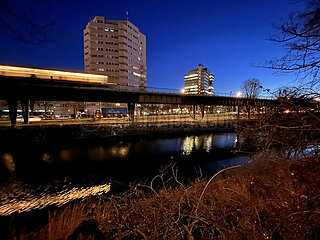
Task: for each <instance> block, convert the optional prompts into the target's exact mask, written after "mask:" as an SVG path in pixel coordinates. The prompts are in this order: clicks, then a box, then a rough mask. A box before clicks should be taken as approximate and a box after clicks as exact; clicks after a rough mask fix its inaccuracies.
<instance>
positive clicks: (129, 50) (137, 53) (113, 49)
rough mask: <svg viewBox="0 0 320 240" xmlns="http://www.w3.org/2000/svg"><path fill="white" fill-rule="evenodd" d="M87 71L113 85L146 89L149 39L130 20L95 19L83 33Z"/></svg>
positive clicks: (97, 17)
mask: <svg viewBox="0 0 320 240" xmlns="http://www.w3.org/2000/svg"><path fill="white" fill-rule="evenodd" d="M83 37H84V62H85V71H86V72H90V73H99V74H105V75H107V76H108V78H109V82H110V83H117V84H120V85H124V86H132V87H146V85H147V81H146V74H147V67H146V36H145V35H144V34H142V33H141V32H140V31H139V29H138V28H137V27H136V26H135V25H133V24H132V23H131V22H129V20H110V19H106V18H104V17H99V16H96V17H95V18H94V19H92V20H91V21H90V22H89V23H88V24H87V26H86V28H85V30H84V31H83Z"/></svg>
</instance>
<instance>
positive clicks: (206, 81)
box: [184, 64, 214, 95]
mask: <svg viewBox="0 0 320 240" xmlns="http://www.w3.org/2000/svg"><path fill="white" fill-rule="evenodd" d="M213 80H214V75H213V74H212V73H211V72H210V70H209V69H208V68H204V67H203V65H202V64H199V67H198V68H196V69H192V70H190V71H189V73H188V74H187V75H184V91H185V94H197V95H207V94H208V95H212V94H213Z"/></svg>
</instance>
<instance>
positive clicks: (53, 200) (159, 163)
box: [0, 133, 248, 217]
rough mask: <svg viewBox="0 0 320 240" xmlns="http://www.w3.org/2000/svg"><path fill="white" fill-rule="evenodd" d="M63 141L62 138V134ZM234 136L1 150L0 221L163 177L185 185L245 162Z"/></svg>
mask: <svg viewBox="0 0 320 240" xmlns="http://www.w3.org/2000/svg"><path fill="white" fill-rule="evenodd" d="M62 137H63V136H62ZM240 142H241V139H240V138H239V136H238V135H236V134H233V133H224V134H201V135H184V136H179V137H177V136H174V137H173V136H172V137H170V136H165V137H159V136H157V137H152V136H144V137H130V138H109V139H100V140H90V141H89V140H87V141H84V140H82V141H74V142H71V143H69V144H68V145H65V143H64V144H63V145H62V144H59V143H51V144H45V145H44V144H40V143H39V144H32V145H31V144H26V145H25V146H12V147H11V148H7V149H2V150H1V152H0V157H1V167H0V171H1V172H0V176H1V183H0V217H1V216H9V215H12V214H20V213H26V212H29V211H35V210H39V209H45V208H47V207H51V208H52V207H59V206H62V205H64V204H65V203H68V202H71V201H73V200H76V199H84V198H87V197H90V196H94V195H101V194H117V193H118V192H121V191H123V190H125V189H127V188H128V186H129V184H130V183H135V184H137V183H144V184H149V183H150V181H151V180H152V179H153V178H154V177H155V176H156V175H159V174H161V175H162V176H163V177H164V178H166V179H170V178H172V173H173V172H175V173H176V174H177V178H178V179H179V181H181V182H184V183H187V182H189V181H193V180H194V179H195V178H196V177H206V176H207V177H210V176H212V174H214V173H215V172H217V171H219V170H220V169H223V168H225V167H229V166H234V165H239V164H243V163H245V162H247V161H248V157H247V156H241V155H237V154H236V153H235V150H236V149H237V147H238V146H239V144H240Z"/></svg>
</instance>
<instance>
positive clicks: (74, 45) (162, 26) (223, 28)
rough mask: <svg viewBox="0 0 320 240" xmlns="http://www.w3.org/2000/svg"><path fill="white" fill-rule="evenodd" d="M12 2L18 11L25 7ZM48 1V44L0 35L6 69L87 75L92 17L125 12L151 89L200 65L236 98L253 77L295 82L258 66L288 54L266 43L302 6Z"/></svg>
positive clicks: (175, 82)
mask: <svg viewBox="0 0 320 240" xmlns="http://www.w3.org/2000/svg"><path fill="white" fill-rule="evenodd" d="M33 1H35V2H36V0H33ZM15 2H16V4H15V6H19V4H17V3H19V2H20V1H15ZM23 2H24V3H25V1H23ZM23 2H22V1H21V4H23ZM43 2H44V3H42V4H45V7H44V5H41V6H42V7H44V8H43V11H42V15H41V14H40V17H39V19H41V17H43V16H44V15H45V16H49V17H50V18H51V19H53V20H54V21H55V23H56V24H55V28H54V29H53V30H50V31H52V32H51V33H50V37H51V41H50V42H48V43H44V44H41V45H33V44H25V43H22V42H19V41H17V40H16V39H14V38H12V37H11V34H10V33H9V32H7V31H3V30H2V31H1V32H0V33H1V38H0V63H1V64H15V65H26V66H35V67H46V68H59V69H70V70H79V71H83V70H84V60H83V35H82V31H83V29H84V28H85V26H86V24H87V23H88V21H89V19H90V18H93V17H94V16H97V15H98V16H104V17H106V18H110V19H124V18H125V11H126V10H128V11H129V20H130V21H131V22H132V23H133V24H135V25H136V26H137V27H139V29H140V31H141V32H143V33H144V34H145V35H146V36H147V85H148V86H155V87H167V88H179V89H180V88H183V76H184V74H187V73H188V70H190V69H193V68H196V67H197V66H198V64H199V63H202V64H203V65H204V66H205V67H208V68H209V69H210V70H211V71H212V73H213V74H215V91H217V92H230V91H233V92H236V91H238V90H239V89H240V85H241V83H242V82H243V81H244V80H246V79H248V78H252V77H255V78H258V79H260V81H261V82H262V85H263V87H265V88H271V89H274V88H277V87H280V86H282V85H285V84H290V83H292V81H293V78H294V76H292V75H291V76H290V75H284V76H278V75H275V74H274V73H275V72H274V71H272V70H268V69H262V68H257V67H254V66H255V65H263V64H264V63H265V61H266V60H267V59H270V58H273V57H277V56H282V55H283V53H284V51H283V50H282V49H280V48H279V47H278V46H277V45H276V44H275V43H272V42H270V41H267V40H266V38H268V36H269V34H270V33H272V31H273V28H272V23H277V22H279V21H280V20H281V18H284V17H285V16H286V15H287V14H288V13H289V12H290V11H292V10H295V9H298V8H299V7H301V3H300V4H299V3H296V1H294V0H268V1H262V0H241V1H240V0H229V1H228V0H224V1H220V0H203V1H202V0H199V1H190V0H184V1H182V0H179V1H174V0H171V1H168V0H162V1H160V0H145V1H142V0H139V1H133V0H121V1H117V0H112V1H111V0H110V1H109V0H104V1H100V0H95V1H63V0H52V1H49V0H43ZM45 2H47V3H45ZM19 7H20V6H19ZM33 12H37V9H35V10H33Z"/></svg>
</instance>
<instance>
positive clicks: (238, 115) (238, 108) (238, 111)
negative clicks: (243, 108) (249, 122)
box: [237, 105, 240, 118]
mask: <svg viewBox="0 0 320 240" xmlns="http://www.w3.org/2000/svg"><path fill="white" fill-rule="evenodd" d="M239 117H240V106H239V105H238V106H237V118H239Z"/></svg>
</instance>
